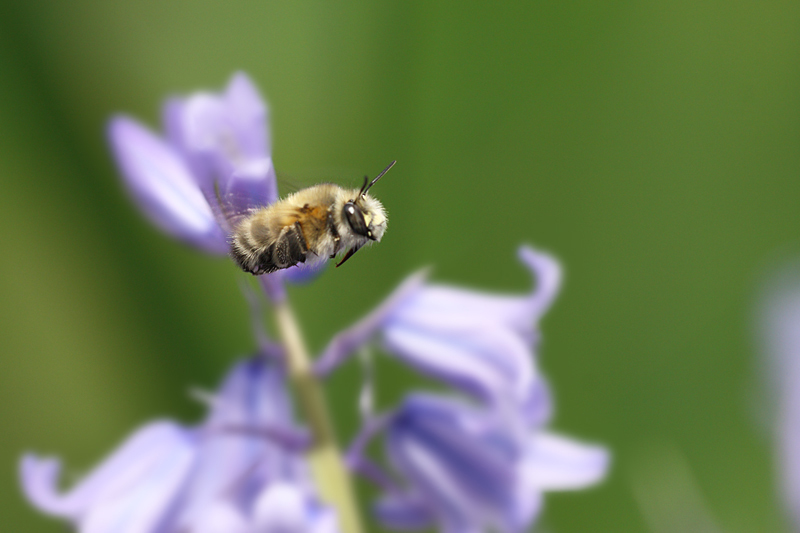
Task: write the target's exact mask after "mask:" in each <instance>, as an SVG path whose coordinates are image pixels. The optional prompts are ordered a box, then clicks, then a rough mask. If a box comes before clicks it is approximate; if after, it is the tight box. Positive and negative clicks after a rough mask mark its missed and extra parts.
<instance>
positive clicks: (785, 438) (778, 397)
mask: <svg viewBox="0 0 800 533" xmlns="http://www.w3.org/2000/svg"><path fill="white" fill-rule="evenodd" d="M761 311H762V312H761V320H762V324H761V333H762V346H763V350H764V352H765V355H766V356H767V357H766V358H765V360H764V361H763V362H764V363H765V364H766V365H767V366H768V367H769V370H770V373H769V374H770V375H769V376H768V377H769V381H770V382H769V384H768V388H767V392H768V394H769V395H770V396H772V398H771V399H772V400H773V402H774V407H775V412H774V431H775V433H776V441H777V442H776V447H777V450H776V458H777V465H776V467H777V472H778V475H779V476H780V480H781V483H782V493H783V498H784V502H785V506H786V509H787V510H788V511H789V514H790V516H791V518H792V520H793V522H794V526H795V530H798V531H800V268H798V264H797V263H794V264H790V265H788V266H787V267H785V271H783V272H780V273H779V274H778V275H777V276H776V277H775V279H773V280H772V286H771V287H769V289H768V290H767V295H766V298H765V300H764V304H763V307H762V310H761Z"/></svg>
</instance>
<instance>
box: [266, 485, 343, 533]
mask: <svg viewBox="0 0 800 533" xmlns="http://www.w3.org/2000/svg"><path fill="white" fill-rule="evenodd" d="M253 514H254V522H255V525H256V527H257V530H258V533H336V532H338V531H339V529H338V527H337V525H336V518H335V516H334V514H333V512H331V511H330V510H329V509H327V508H322V507H320V506H318V505H315V504H314V502H313V501H312V499H311V498H310V497H309V495H308V494H306V493H304V492H303V491H302V490H301V489H300V488H298V487H297V486H296V485H292V484H289V483H281V482H277V483H273V484H271V485H270V486H269V487H268V488H267V489H266V490H265V491H264V492H263V493H262V494H261V495H260V496H259V497H258V499H257V500H256V503H255V506H254V511H253Z"/></svg>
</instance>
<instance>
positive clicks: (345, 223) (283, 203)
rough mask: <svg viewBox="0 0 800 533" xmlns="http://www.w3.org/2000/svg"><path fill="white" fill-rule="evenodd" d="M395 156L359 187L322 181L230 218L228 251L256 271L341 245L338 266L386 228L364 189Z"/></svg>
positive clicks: (312, 260)
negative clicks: (238, 216)
mask: <svg viewBox="0 0 800 533" xmlns="http://www.w3.org/2000/svg"><path fill="white" fill-rule="evenodd" d="M396 162H397V161H392V162H391V164H389V166H388V167H386V168H385V169H383V172H381V173H380V174H378V177H376V178H375V179H374V180H372V181H369V177H367V176H365V177H364V184H363V185H362V186H361V188H360V189H345V188H343V187H340V186H338V185H334V184H332V183H322V184H319V185H314V186H313V187H308V188H306V189H302V190H299V191H297V192H295V193H293V194H291V195H289V196H287V197H286V198H284V199H283V200H278V201H277V202H275V203H274V204H272V205H269V206H267V207H262V208H258V209H254V210H252V211H250V212H248V213H245V214H244V215H243V216H241V217H240V218H238V220H235V221H231V222H232V227H233V231H232V234H231V237H230V241H231V257H233V260H234V261H235V262H236V264H238V265H239V267H241V269H242V270H244V271H245V272H249V273H251V274H253V275H256V276H257V275H260V274H269V273H270V272H275V271H277V270H281V269H284V268H289V267H291V266H294V265H296V264H298V263H305V264H308V265H313V264H316V263H320V262H322V261H326V260H328V259H333V258H334V257H336V255H337V254H338V253H339V252H342V251H344V250H347V251H346V253H345V254H344V257H343V258H342V260H341V261H339V263H337V265H336V266H337V267H339V266H341V265H342V264H343V263H344V262H345V261H347V260H348V259H350V258H351V257H353V254H355V253H356V252H357V251H358V250H360V249H361V248H362V247H363V246H364V245H366V244H371V243H372V242H380V240H381V238H382V237H383V234H384V233H385V232H386V223H387V218H386V210H385V209H384V208H383V205H381V203H380V202H379V201H378V200H376V199H375V198H373V197H372V196H370V195H369V194H367V193H368V191H369V190H370V188H372V186H373V185H375V183H377V181H378V180H379V179H381V178H382V177H383V175H384V174H386V173H387V172H388V171H389V169H390V168H392V167H393V166H394V164H395V163H396Z"/></svg>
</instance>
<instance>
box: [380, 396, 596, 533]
mask: <svg viewBox="0 0 800 533" xmlns="http://www.w3.org/2000/svg"><path fill="white" fill-rule="evenodd" d="M386 448H387V452H388V455H389V459H390V461H391V463H392V465H393V466H394V469H395V471H396V472H398V473H399V474H400V476H401V477H402V480H403V481H404V482H405V486H404V488H403V489H401V490H389V491H388V492H387V494H386V496H385V497H384V498H383V499H382V500H381V501H380V502H379V504H378V505H377V506H376V509H375V510H376V513H377V516H378V518H379V519H380V520H381V521H382V522H383V523H385V524H386V525H388V526H389V527H394V528H398V529H413V528H417V527H423V526H428V527H429V526H431V525H433V524H434V523H435V524H436V525H437V526H438V527H439V528H440V530H441V531H444V532H448V533H463V532H468V531H476V532H477V531H483V530H484V528H489V529H491V530H493V531H495V530H496V531H499V532H503V533H511V532H519V531H523V530H526V529H527V528H528V527H529V526H530V525H531V524H532V523H533V521H534V520H535V518H536V517H537V515H538V513H539V509H540V507H541V498H542V492H544V491H549V490H573V489H581V488H585V487H588V486H590V485H593V484H595V483H597V482H599V481H600V480H601V479H602V478H603V477H604V476H605V473H606V470H607V467H608V461H609V457H608V453H607V452H606V451H605V450H604V449H603V448H600V447H597V446H588V445H584V444H580V443H577V442H574V441H572V440H569V439H567V438H564V437H561V436H558V435H555V434H553V433H550V432H547V431H544V430H542V429H541V428H539V427H533V428H530V429H529V430H528V431H527V432H526V433H525V434H523V435H520V434H519V433H518V432H516V431H514V430H512V429H511V428H510V427H509V426H508V424H506V423H505V422H504V421H503V420H502V419H501V418H499V417H497V416H496V413H495V412H494V411H493V410H491V409H487V408H485V407H477V406H475V405H472V404H469V403H466V402H464V401H461V400H457V399H453V398H447V397H443V396H434V395H428V394H412V395H410V396H408V397H407V398H406V400H405V401H404V402H403V404H402V405H401V406H400V408H399V409H398V410H397V411H396V412H394V413H393V414H392V415H391V416H390V418H389V419H388V421H387V422H386Z"/></svg>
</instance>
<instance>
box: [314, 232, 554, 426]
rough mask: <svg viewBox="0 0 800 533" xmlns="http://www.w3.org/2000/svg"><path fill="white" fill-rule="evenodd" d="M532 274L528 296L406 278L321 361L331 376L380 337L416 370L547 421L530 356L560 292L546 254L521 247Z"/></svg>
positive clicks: (420, 275) (338, 339)
mask: <svg viewBox="0 0 800 533" xmlns="http://www.w3.org/2000/svg"><path fill="white" fill-rule="evenodd" d="M519 257H520V259H521V261H522V262H523V264H524V265H525V266H526V267H527V268H528V269H530V271H531V273H532V274H533V275H534V277H535V281H536V286H535V288H534V289H533V290H532V291H531V292H530V293H529V294H527V295H498V294H492V293H484V292H478V291H473V290H467V289H463V288H458V287H452V286H447V285H440V284H434V283H428V282H425V273H424V272H423V273H418V274H415V275H413V276H411V277H410V278H408V279H407V280H406V281H405V282H404V283H403V284H402V285H401V286H400V287H399V288H398V289H397V290H396V291H395V292H394V293H393V294H392V295H391V296H390V297H389V298H387V300H386V301H385V302H384V303H383V304H381V305H380V306H379V307H378V308H377V309H376V310H375V311H373V312H372V313H370V314H369V315H368V316H367V317H365V318H364V319H362V320H361V321H360V322H358V323H357V324H356V325H354V326H353V327H351V328H349V329H348V330H346V331H344V332H342V333H340V334H339V335H337V336H336V337H335V338H334V339H333V341H332V342H331V343H330V344H329V346H328V347H327V348H326V350H325V351H324V352H323V354H322V355H321V356H320V359H319V362H318V365H317V367H318V371H319V372H320V373H323V374H324V373H327V372H330V371H331V370H332V369H333V368H335V367H336V366H337V365H338V364H340V363H341V362H342V361H343V360H344V359H346V358H347V357H348V356H349V355H350V354H352V353H353V352H354V351H355V350H357V349H358V347H359V346H361V345H363V344H364V343H366V342H368V341H370V340H371V339H373V338H374V337H376V336H377V337H378V338H379V339H380V341H381V343H382V346H383V347H384V349H385V352H386V353H387V354H389V355H391V356H393V357H397V358H398V359H400V360H402V361H403V362H405V363H408V364H410V365H411V366H413V367H414V368H416V369H418V370H420V371H421V372H423V373H425V374H427V375H429V376H432V377H434V378H437V379H440V380H442V381H443V382H445V383H447V384H448V385H451V386H454V387H456V388H458V389H459V390H462V391H464V392H467V393H469V394H471V395H473V396H475V397H477V398H480V399H481V400H483V401H485V402H487V403H491V404H494V405H502V406H505V407H509V406H511V407H512V408H513V409H515V410H517V412H518V413H520V414H522V415H523V416H524V418H526V419H528V420H539V419H545V418H547V416H548V413H549V406H548V405H546V402H545V401H544V399H545V398H548V397H549V396H548V395H547V394H546V393H544V392H543V387H544V384H543V381H542V380H540V379H538V371H537V366H536V360H535V357H534V355H533V354H534V352H535V350H536V348H537V347H538V344H539V330H538V325H539V320H540V319H541V317H542V316H543V315H544V314H545V313H546V312H547V310H548V309H549V308H550V306H551V304H552V302H553V300H554V299H555V296H556V295H557V293H558V289H559V287H560V282H561V269H560V267H559V264H558V262H557V261H556V260H555V259H554V258H553V257H551V256H550V255H548V254H545V253H542V252H538V251H536V250H533V249H532V248H530V247H527V246H524V247H522V248H520V250H519Z"/></svg>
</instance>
